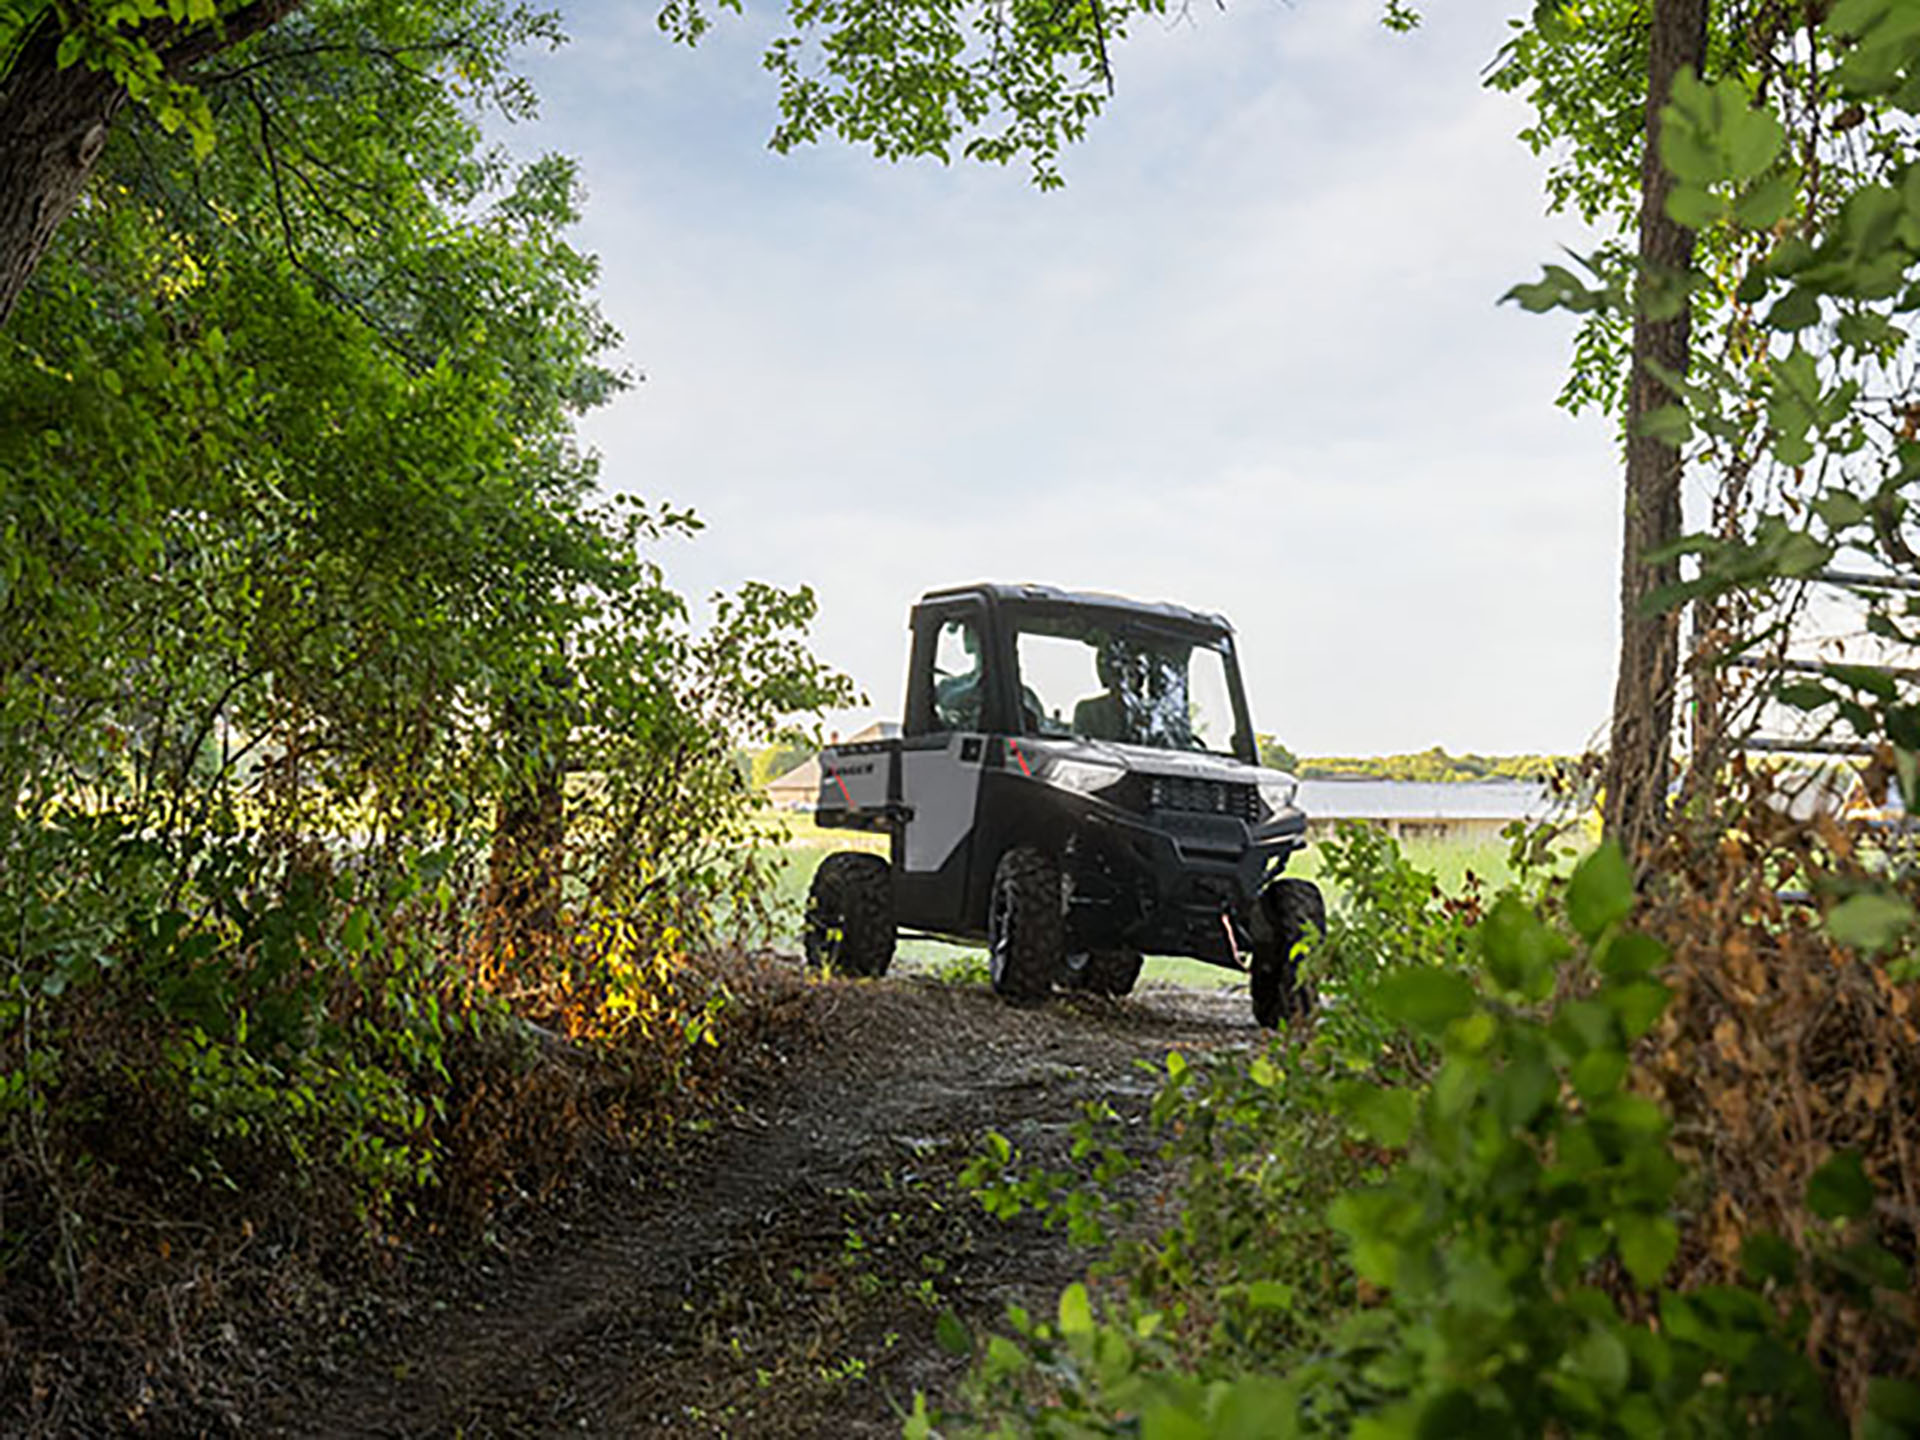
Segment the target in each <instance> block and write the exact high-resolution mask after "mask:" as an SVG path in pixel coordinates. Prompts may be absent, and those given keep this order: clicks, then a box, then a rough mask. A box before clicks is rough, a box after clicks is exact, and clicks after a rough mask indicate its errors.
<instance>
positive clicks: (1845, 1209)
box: [1807, 1150, 1873, 1220]
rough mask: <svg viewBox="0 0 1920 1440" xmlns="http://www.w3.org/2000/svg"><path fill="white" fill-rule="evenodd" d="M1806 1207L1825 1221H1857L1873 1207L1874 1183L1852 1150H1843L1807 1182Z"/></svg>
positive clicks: (1815, 1172)
mask: <svg viewBox="0 0 1920 1440" xmlns="http://www.w3.org/2000/svg"><path fill="white" fill-rule="evenodd" d="M1807 1208H1808V1209H1809V1210H1811V1211H1813V1213H1814V1214H1816V1215H1818V1216H1819V1217H1820V1218H1821V1219H1823V1220H1858V1219H1859V1218H1860V1217H1861V1216H1862V1215H1865V1214H1866V1213H1867V1212H1868V1211H1869V1210H1871V1209H1872V1208H1873V1182H1872V1181H1871V1180H1869V1179H1868V1178H1867V1171H1866V1167H1865V1166H1863V1165H1862V1164H1861V1163H1860V1157H1859V1156H1858V1155H1856V1154H1855V1153H1854V1152H1853V1151H1851V1150H1842V1151H1840V1152H1838V1153H1837V1154H1836V1155H1834V1157H1833V1158H1832V1159H1831V1160H1829V1161H1827V1163H1826V1164H1824V1165H1822V1166H1821V1167H1820V1168H1819V1169H1818V1170H1816V1171H1814V1172H1813V1178H1812V1179H1810V1180H1808V1181H1807Z"/></svg>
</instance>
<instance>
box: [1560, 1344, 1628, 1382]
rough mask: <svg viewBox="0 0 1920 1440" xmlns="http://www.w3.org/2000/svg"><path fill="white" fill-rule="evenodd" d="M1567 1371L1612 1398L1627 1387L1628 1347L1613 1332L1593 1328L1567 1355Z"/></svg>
mask: <svg viewBox="0 0 1920 1440" xmlns="http://www.w3.org/2000/svg"><path fill="white" fill-rule="evenodd" d="M1567 1365H1568V1368H1569V1369H1571V1370H1572V1371H1573V1373H1574V1374H1576V1375H1579V1376H1581V1377H1583V1378H1584V1379H1587V1380H1590V1381H1592V1382H1593V1384H1594V1386H1595V1387H1596V1388H1597V1389H1599V1390H1600V1391H1601V1392H1602V1393H1604V1394H1608V1395H1613V1394H1617V1393H1619V1391H1621V1390H1622V1389H1624V1388H1625V1387H1626V1383H1627V1376H1628V1375H1629V1373H1631V1369H1632V1367H1631V1365H1630V1364H1629V1361H1628V1357H1627V1347H1626V1346H1625V1345H1623V1344H1621V1343H1620V1337H1619V1336H1618V1335H1615V1334H1614V1333H1613V1332H1612V1331H1611V1330H1601V1329H1594V1330H1590V1331H1588V1332H1587V1336H1586V1338H1585V1339H1584V1340H1582V1341H1581V1342H1580V1343H1579V1344H1578V1345H1576V1346H1575V1347H1574V1348H1573V1350H1572V1351H1571V1352H1569V1354H1568V1355H1567Z"/></svg>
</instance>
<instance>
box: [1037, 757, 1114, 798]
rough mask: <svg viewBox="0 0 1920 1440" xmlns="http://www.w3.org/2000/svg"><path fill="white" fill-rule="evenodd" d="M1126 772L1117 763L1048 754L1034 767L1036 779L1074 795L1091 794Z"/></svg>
mask: <svg viewBox="0 0 1920 1440" xmlns="http://www.w3.org/2000/svg"><path fill="white" fill-rule="evenodd" d="M1126 773H1127V772H1126V771H1125V770H1124V769H1122V768H1121V767H1120V766H1118V765H1105V764H1102V763H1101V762H1100V761H1098V760H1070V759H1068V758H1066V757H1065V756H1063V755H1050V756H1048V757H1047V758H1046V759H1045V760H1044V761H1042V762H1041V763H1040V764H1039V765H1037V766H1035V767H1034V778H1035V779H1036V780H1044V781H1046V783H1047V784H1049V785H1058V786H1059V787H1060V788H1061V789H1062V790H1071V791H1073V792H1074V793H1075V794H1076V795H1092V794H1094V793H1095V792H1096V791H1100V790H1104V789H1106V788H1107V787H1108V786H1109V785H1112V784H1114V783H1115V782H1117V781H1118V780H1119V779H1120V778H1121V777H1122V776H1123V775H1125V774H1126Z"/></svg>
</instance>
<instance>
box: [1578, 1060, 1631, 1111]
mask: <svg viewBox="0 0 1920 1440" xmlns="http://www.w3.org/2000/svg"><path fill="white" fill-rule="evenodd" d="M1626 1075H1627V1057H1626V1054H1625V1053H1624V1052H1623V1051H1619V1050H1589V1051H1588V1052H1587V1053H1586V1054H1584V1055H1582V1056H1581V1057H1580V1058H1579V1059H1578V1060H1576V1061H1574V1062H1573V1070H1572V1071H1571V1073H1570V1074H1569V1075H1568V1077H1567V1078H1568V1079H1569V1080H1571V1081H1572V1082H1573V1088H1574V1093H1576V1094H1577V1095H1579V1096H1580V1098H1581V1099H1583V1100H1598V1099H1599V1098H1600V1097H1601V1096H1602V1095H1608V1094H1611V1093H1612V1092H1613V1091H1615V1090H1618V1089H1619V1088H1620V1082H1621V1081H1622V1080H1624V1079H1625V1078H1626Z"/></svg>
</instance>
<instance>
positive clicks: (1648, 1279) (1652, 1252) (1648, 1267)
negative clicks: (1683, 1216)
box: [1613, 1213, 1680, 1289]
mask: <svg viewBox="0 0 1920 1440" xmlns="http://www.w3.org/2000/svg"><path fill="white" fill-rule="evenodd" d="M1613 1233H1614V1238H1615V1240H1616V1242H1617V1243H1618V1245H1619V1247H1620V1263H1621V1264H1622V1265H1624V1266H1626V1267H1627V1273H1628V1274H1629V1275H1631V1276H1632V1277H1633V1278H1634V1280H1635V1281H1636V1282H1637V1283H1638V1284H1639V1285H1640V1286H1641V1287H1642V1288H1644V1289H1652V1288H1653V1287H1654V1286H1655V1285H1658V1284H1659V1283H1660V1280H1661V1277H1663V1276H1664V1275H1665V1274H1666V1273H1667V1267H1668V1266H1669V1265H1671V1264H1672V1263H1673V1257H1674V1256H1675V1255H1677V1254H1678V1253H1679V1252H1680V1227H1679V1226H1677V1225H1675V1224H1674V1223H1673V1221H1671V1220H1669V1219H1668V1218H1667V1217H1666V1216H1664V1215H1639V1214H1632V1213H1629V1214H1626V1215H1621V1216H1619V1217H1617V1218H1616V1219H1615V1220H1614V1222H1613Z"/></svg>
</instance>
